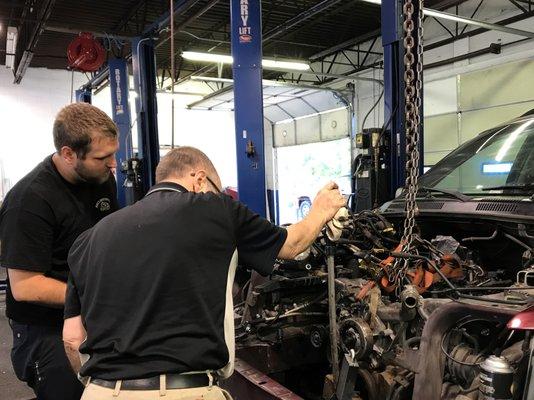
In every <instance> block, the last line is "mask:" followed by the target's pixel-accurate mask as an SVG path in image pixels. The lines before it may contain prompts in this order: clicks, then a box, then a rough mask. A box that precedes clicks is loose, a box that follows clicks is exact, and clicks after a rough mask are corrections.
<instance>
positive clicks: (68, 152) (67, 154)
mask: <svg viewBox="0 0 534 400" xmlns="http://www.w3.org/2000/svg"><path fill="white" fill-rule="evenodd" d="M59 155H60V156H61V158H63V160H65V162H66V163H67V164H69V165H74V164H75V163H76V160H77V159H78V155H77V154H76V152H75V151H74V150H72V149H71V148H70V147H69V146H63V147H62V148H61V149H60V150H59Z"/></svg>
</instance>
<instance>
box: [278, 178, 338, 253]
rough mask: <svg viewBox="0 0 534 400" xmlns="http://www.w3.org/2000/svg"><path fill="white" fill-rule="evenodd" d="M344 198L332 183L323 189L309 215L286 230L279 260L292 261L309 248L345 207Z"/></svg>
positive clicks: (314, 201) (316, 197)
mask: <svg viewBox="0 0 534 400" xmlns="http://www.w3.org/2000/svg"><path fill="white" fill-rule="evenodd" d="M345 203H346V201H345V198H344V197H343V196H342V195H341V193H340V192H339V189H338V186H337V184H336V183H334V182H330V183H328V184H327V185H326V186H325V187H323V188H322V189H321V190H320V191H319V193H317V196H315V199H314V200H313V204H312V208H311V210H310V213H309V214H308V215H307V217H306V218H304V219H303V220H302V221H300V222H298V223H296V224H293V225H290V226H289V227H288V228H287V238H286V241H285V242H284V245H283V246H282V248H281V249H280V252H279V253H278V257H279V258H284V259H294V258H295V257H296V256H297V255H299V254H300V253H302V252H303V251H304V250H306V249H307V248H308V247H310V246H311V244H312V243H313V241H314V240H315V239H316V238H317V236H318V235H319V233H320V232H321V229H323V226H324V225H325V224H326V223H327V222H328V221H330V220H331V219H332V218H334V215H336V213H337V212H338V210H339V209H340V208H341V207H343V206H345Z"/></svg>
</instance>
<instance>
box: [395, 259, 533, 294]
mask: <svg viewBox="0 0 534 400" xmlns="http://www.w3.org/2000/svg"><path fill="white" fill-rule="evenodd" d="M389 254H390V255H391V256H393V257H398V258H408V259H410V258H413V259H416V260H425V261H426V262H427V263H429V265H432V261H431V260H430V259H429V258H427V257H425V256H420V255H416V254H408V253H402V252H393V251H392V252H390V253H389ZM434 269H435V270H436V272H437V273H438V274H439V275H440V276H441V279H443V281H444V282H445V283H447V285H448V286H449V287H450V288H451V291H453V292H456V295H457V296H458V297H459V298H463V299H471V300H478V301H485V302H489V303H499V304H512V305H525V304H527V302H526V301H515V300H501V299H493V298H492V299H487V298H483V297H479V296H471V295H466V294H462V293H460V292H461V291H469V289H470V288H457V287H456V286H454V285H453V283H452V282H451V281H449V279H448V278H447V277H446V276H445V274H444V273H443V272H442V271H441V270H440V269H439V268H434ZM479 288H481V289H485V288H482V287H480V286H479ZM494 290H495V289H494ZM497 290H498V289H497Z"/></svg>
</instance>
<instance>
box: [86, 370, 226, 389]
mask: <svg viewBox="0 0 534 400" xmlns="http://www.w3.org/2000/svg"><path fill="white" fill-rule="evenodd" d="M91 383H94V384H95V385H98V386H102V387H105V388H109V389H115V385H116V383H117V381H107V380H104V379H98V378H95V379H91ZM209 384H210V380H209V378H208V375H206V374H191V375H181V374H166V382H165V388H166V389H188V388H196V387H203V386H209ZM213 384H216V381H215V379H214V380H213ZM120 388H121V390H159V389H160V378H159V375H158V376H153V377H151V378H144V379H125V380H123V381H122V383H121V387H120Z"/></svg>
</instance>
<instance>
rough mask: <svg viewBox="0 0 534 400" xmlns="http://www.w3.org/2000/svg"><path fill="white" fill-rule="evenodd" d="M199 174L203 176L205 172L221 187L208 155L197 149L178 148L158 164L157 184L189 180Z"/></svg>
mask: <svg viewBox="0 0 534 400" xmlns="http://www.w3.org/2000/svg"><path fill="white" fill-rule="evenodd" d="M199 172H200V173H201V174H200V175H201V176H202V172H204V173H205V175H206V176H208V177H209V178H210V179H212V180H213V181H214V182H215V184H217V185H218V186H219V187H220V184H221V183H220V179H219V174H218V173H217V170H216V169H215V167H214V166H213V163H212V162H211V160H210V159H209V158H208V156H207V155H206V154H204V153H203V152H202V151H200V150H199V149H197V148H195V147H189V146H181V147H177V148H175V149H172V150H171V151H169V152H168V153H167V154H166V155H165V156H164V157H163V158H162V159H161V161H160V163H159V164H158V167H157V168H156V183H160V182H163V181H177V180H178V181H183V180H188V179H190V178H191V177H193V176H194V175H195V174H197V173H199ZM216 189H219V188H218V187H217V188H216Z"/></svg>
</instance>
